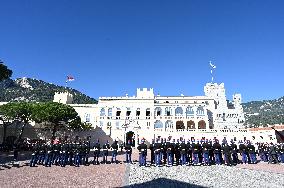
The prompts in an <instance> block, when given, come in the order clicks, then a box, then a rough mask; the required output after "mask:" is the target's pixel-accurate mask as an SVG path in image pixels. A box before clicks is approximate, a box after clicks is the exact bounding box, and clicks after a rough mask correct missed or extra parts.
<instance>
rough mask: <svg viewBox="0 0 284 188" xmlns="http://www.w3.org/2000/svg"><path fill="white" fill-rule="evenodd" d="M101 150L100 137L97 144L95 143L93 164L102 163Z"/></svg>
mask: <svg viewBox="0 0 284 188" xmlns="http://www.w3.org/2000/svg"><path fill="white" fill-rule="evenodd" d="M100 150H101V145H100V141H99V139H98V140H97V142H96V144H95V145H94V160H93V165H95V164H97V165H98V164H100V163H99V157H100Z"/></svg>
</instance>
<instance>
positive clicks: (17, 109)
mask: <svg viewBox="0 0 284 188" xmlns="http://www.w3.org/2000/svg"><path fill="white" fill-rule="evenodd" d="M33 108H34V103H28V102H10V103H7V104H4V105H2V106H0V114H1V119H2V121H3V126H4V139H5V137H6V130H7V126H8V125H10V123H9V122H10V121H12V122H14V121H19V122H20V123H22V127H21V130H20V135H19V138H18V141H20V140H21V139H22V136H23V132H24V128H25V126H26V125H27V124H28V123H29V122H30V121H31V120H32V112H33Z"/></svg>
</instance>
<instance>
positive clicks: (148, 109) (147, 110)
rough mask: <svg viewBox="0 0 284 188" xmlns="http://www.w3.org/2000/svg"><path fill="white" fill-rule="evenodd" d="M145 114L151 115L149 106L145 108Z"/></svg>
mask: <svg viewBox="0 0 284 188" xmlns="http://www.w3.org/2000/svg"><path fill="white" fill-rule="evenodd" d="M146 116H148V117H149V116H151V111H150V108H147V109H146Z"/></svg>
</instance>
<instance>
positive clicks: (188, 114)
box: [186, 106, 194, 116]
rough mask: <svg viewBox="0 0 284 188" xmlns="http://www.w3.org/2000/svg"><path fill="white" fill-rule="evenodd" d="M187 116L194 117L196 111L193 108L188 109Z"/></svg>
mask: <svg viewBox="0 0 284 188" xmlns="http://www.w3.org/2000/svg"><path fill="white" fill-rule="evenodd" d="M186 116H194V110H193V108H192V107H191V106H189V107H187V108H186Z"/></svg>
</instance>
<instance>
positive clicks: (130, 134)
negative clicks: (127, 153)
mask: <svg viewBox="0 0 284 188" xmlns="http://www.w3.org/2000/svg"><path fill="white" fill-rule="evenodd" d="M129 140H130V144H131V146H133V147H135V134H134V132H132V131H129V132H127V133H126V134H125V144H127V143H128V141H129Z"/></svg>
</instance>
